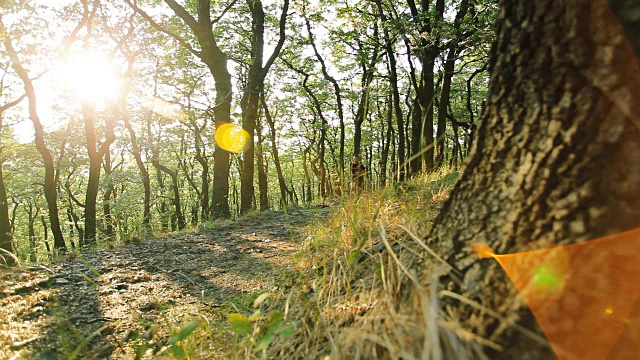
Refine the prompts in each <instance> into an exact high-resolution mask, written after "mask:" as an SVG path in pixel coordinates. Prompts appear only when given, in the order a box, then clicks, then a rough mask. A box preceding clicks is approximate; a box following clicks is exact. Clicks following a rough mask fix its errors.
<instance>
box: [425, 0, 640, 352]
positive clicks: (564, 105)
mask: <svg viewBox="0 0 640 360" xmlns="http://www.w3.org/2000/svg"><path fill="white" fill-rule="evenodd" d="M612 3H613V5H614V8H615V9H616V12H617V13H618V14H620V15H621V17H620V19H619V20H621V21H622V26H621V25H620V22H618V20H617V19H616V17H615V16H614V14H613V13H612V12H611V9H610V8H609V7H608V6H607V4H606V3H605V2H604V1H601V0H596V1H591V0H576V1H552V0H541V1H535V2H532V1H510V0H503V1H501V3H500V5H501V11H500V16H499V21H498V27H497V35H498V36H497V41H496V43H495V44H494V48H493V54H492V55H493V57H492V61H491V64H490V73H491V81H490V85H489V97H488V100H487V104H486V107H485V110H484V112H483V114H482V117H481V124H482V125H481V126H480V128H479V129H478V131H477V138H476V140H475V142H474V144H473V148H472V150H471V153H470V155H469V158H468V160H467V164H466V168H465V170H464V171H463V173H462V175H461V178H460V180H459V182H458V183H457V184H456V186H455V188H454V190H453V191H452V193H451V196H450V198H449V200H448V201H447V202H446V204H445V205H444V207H443V210H442V212H441V213H440V215H439V216H438V217H437V219H436V221H435V223H434V226H433V228H432V230H431V233H430V235H429V237H428V238H429V241H430V242H431V243H432V244H433V246H434V248H435V249H437V250H438V252H439V253H440V254H441V255H443V257H444V258H445V259H447V260H448V261H449V262H450V263H452V264H453V265H454V266H455V267H456V268H457V269H459V270H460V271H461V272H462V273H464V274H465V275H464V281H463V283H462V290H464V292H465V296H468V297H471V298H472V299H475V300H478V301H480V302H481V303H482V304H483V305H485V306H487V307H488V308H491V309H499V308H504V307H501V304H499V303H498V302H500V301H503V300H504V298H505V297H504V296H498V294H503V295H504V294H505V293H508V292H509V291H513V289H511V290H507V286H506V284H507V283H508V280H506V279H505V277H504V275H502V272H501V271H500V270H497V266H496V264H495V263H493V262H482V261H479V260H477V259H476V258H475V256H474V255H473V254H471V252H472V251H471V249H470V245H471V244H472V243H476V242H484V243H487V244H488V245H489V246H490V247H491V248H492V249H493V250H494V251H495V252H496V253H498V254H503V253H513V252H517V251H519V250H523V249H525V248H526V249H529V250H530V249H535V248H539V247H542V246H544V244H547V245H548V244H555V245H562V244H568V243H575V242H582V241H587V240H589V239H594V238H597V237H601V236H604V235H608V234H614V233H618V232H621V231H624V230H628V229H631V228H634V227H637V226H639V225H640V207H638V203H639V202H640V162H639V161H638V159H640V116H639V115H638V114H640V69H639V66H638V62H637V59H636V57H635V56H634V52H633V49H632V47H630V46H629V43H628V41H627V37H625V34H624V32H623V28H625V29H633V28H637V25H638V23H637V21H636V20H633V19H632V18H633V17H629V16H628V14H631V13H635V12H634V11H638V8H639V7H638V4H636V3H633V2H624V1H613V2H612ZM625 14H627V15H625ZM629 34H631V35H630V36H629V38H628V39H629V40H631V41H632V43H631V45H632V46H633V48H634V49H636V54H637V53H638V52H637V50H638V49H640V41H639V37H638V35H637V32H635V31H629ZM577 266H580V265H577ZM489 279H491V281H489ZM611 281H620V279H611ZM480 283H482V284H488V285H487V286H479V285H478V284H480ZM491 284H494V285H491ZM445 286H448V285H446V284H445ZM576 308H580V304H573V306H572V309H567V311H568V312H572V313H573V312H575V311H577V310H576ZM512 315H513V314H512ZM520 315H521V316H522V317H523V320H522V321H523V322H527V320H531V318H530V317H528V316H526V315H525V314H524V313H520ZM461 321H464V320H462V319H461ZM476 323H483V324H489V325H482V326H484V328H482V329H474V333H485V334H486V333H487V332H491V331H492V330H495V331H494V332H493V334H488V335H490V336H491V338H496V337H497V336H499V335H500V334H499V332H500V331H502V330H504V327H497V326H496V324H495V322H493V324H492V325H491V321H490V320H488V321H486V322H482V321H478V322H476ZM476 331H478V332H476ZM500 338H502V339H505V344H503V345H504V346H506V347H507V348H509V347H515V348H517V349H518V350H519V351H522V352H518V354H519V356H518V357H521V358H540V357H541V356H544V355H540V353H538V352H537V351H538V350H539V349H537V348H536V347H535V346H532V347H530V348H529V347H528V346H529V345H531V344H530V342H527V341H521V342H520V343H518V341H520V340H522V339H518V337H517V336H515V335H514V334H510V335H509V336H507V335H505V334H503V335H502V336H500ZM513 354H515V353H511V352H506V353H504V354H502V356H504V357H508V356H509V355H513ZM531 354H533V355H531ZM535 354H538V355H535ZM528 355H531V356H533V357H528Z"/></svg>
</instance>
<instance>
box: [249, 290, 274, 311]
mask: <svg viewBox="0 0 640 360" xmlns="http://www.w3.org/2000/svg"><path fill="white" fill-rule="evenodd" d="M269 296H271V293H269V292H266V293H262V294H260V296H258V297H257V298H256V299H255V300H254V301H253V307H254V308H257V307H258V306H260V305H262V303H263V302H264V301H265V300H267V298H268V297H269Z"/></svg>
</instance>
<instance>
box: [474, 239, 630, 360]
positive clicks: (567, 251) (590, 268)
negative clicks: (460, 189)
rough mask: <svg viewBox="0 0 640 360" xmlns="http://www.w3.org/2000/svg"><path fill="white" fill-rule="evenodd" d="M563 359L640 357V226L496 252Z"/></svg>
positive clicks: (481, 248)
mask: <svg viewBox="0 0 640 360" xmlns="http://www.w3.org/2000/svg"><path fill="white" fill-rule="evenodd" d="M474 252H475V253H476V255H478V256H479V257H483V258H484V257H493V258H494V259H496V260H497V261H498V263H499V264H500V265H501V266H502V268H503V269H504V270H505V272H506V273H507V275H508V276H509V278H510V279H511V280H512V281H513V283H514V284H515V285H516V288H517V289H518V292H519V293H520V294H521V295H522V297H523V298H524V300H525V302H526V303H527V305H528V306H529V308H530V309H531V312H532V313H533V314H534V316H535V317H536V319H537V320H538V323H539V324H540V327H541V328H542V330H543V331H544V333H545V335H546V336H547V339H548V340H549V343H550V345H551V347H552V348H553V350H554V352H555V353H556V355H557V357H558V359H560V360H564V359H567V360H568V359H586V360H595V359H640V325H638V324H639V323H640V321H638V319H640V260H638V259H640V228H638V229H634V230H631V231H627V232H624V233H620V234H615V235H611V236H607V237H603V238H598V239H595V240H591V241H587V242H584V243H580V244H572V245H566V246H558V247H554V248H551V249H543V250H536V251H529V252H522V253H517V254H507V255H496V254H494V253H493V252H492V251H491V249H490V248H489V247H488V246H486V245H483V244H480V245H476V246H474Z"/></svg>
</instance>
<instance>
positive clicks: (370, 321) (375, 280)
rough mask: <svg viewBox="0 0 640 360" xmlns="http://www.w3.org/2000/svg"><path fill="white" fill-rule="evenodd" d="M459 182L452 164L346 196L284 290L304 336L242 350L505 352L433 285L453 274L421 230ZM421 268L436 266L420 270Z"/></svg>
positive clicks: (273, 354)
mask: <svg viewBox="0 0 640 360" xmlns="http://www.w3.org/2000/svg"><path fill="white" fill-rule="evenodd" d="M456 178H457V173H454V172H450V171H447V170H443V171H441V172H438V173H433V174H428V175H424V176H422V177H420V178H417V179H414V180H411V181H410V182H408V183H404V184H402V186H401V187H388V188H386V189H384V190H383V191H379V192H375V193H365V194H363V195H361V196H360V197H357V198H352V199H349V200H347V201H344V203H343V204H341V205H340V207H339V208H338V209H337V210H336V211H335V212H334V213H333V216H332V217H331V218H330V219H329V220H328V222H327V223H323V224H318V225H316V226H315V227H314V228H312V229H311V230H310V232H309V235H308V237H307V238H306V239H305V240H304V244H303V249H302V251H301V252H300V253H299V255H298V256H299V259H298V267H297V271H298V273H297V275H296V279H295V281H294V282H293V283H294V284H295V285H294V286H293V287H292V288H291V289H290V290H289V291H288V292H287V293H282V294H281V295H280V296H281V301H280V302H279V304H283V306H284V307H285V319H286V320H288V321H290V322H292V323H293V324H295V325H296V327H297V332H296V333H295V335H293V336H292V337H288V338H284V337H276V338H275V339H274V341H273V343H272V344H271V346H270V347H269V348H268V349H267V350H265V351H261V352H258V353H253V352H252V351H251V345H250V344H251V341H249V342H247V344H248V345H247V346H246V348H245V349H244V351H241V352H240V353H237V354H235V355H236V356H239V357H246V358H251V357H254V356H255V357H263V358H281V359H453V358H455V359H465V358H473V359H482V358H485V356H484V355H483V353H482V352H481V351H480V348H481V346H482V345H483V346H488V347H495V348H497V349H499V346H498V345H496V344H494V343H492V342H490V341H488V340H484V339H480V338H479V337H478V336H476V335H474V334H472V333H470V332H468V331H465V330H463V328H462V327H461V326H460V325H458V323H457V321H455V320H454V319H457V318H458V315H457V314H455V312H456V309H451V308H448V309H443V308H442V307H441V305H440V304H439V303H438V296H437V294H436V293H435V288H436V287H435V286H431V285H432V282H434V281H435V280H434V279H435V277H434V276H432V275H431V274H435V273H438V272H441V271H443V270H446V263H444V262H443V261H441V260H440V259H438V258H437V256H434V255H435V254H434V253H433V252H432V251H430V249H429V248H428V247H427V246H426V245H425V243H424V242H423V241H422V240H421V236H424V234H426V233H428V229H429V227H430V226H431V222H432V220H433V219H434V217H435V215H436V214H437V212H438V210H439V207H440V206H441V205H442V201H443V200H444V199H446V197H447V196H448V193H449V191H450V190H451V188H452V187H453V185H454V183H455V180H456ZM416 234H417V235H416ZM416 269H421V271H423V270H422V269H426V270H424V273H421V274H417V273H416ZM407 285H409V286H407ZM409 289H411V291H410V290H409ZM275 306H278V305H274V307H275Z"/></svg>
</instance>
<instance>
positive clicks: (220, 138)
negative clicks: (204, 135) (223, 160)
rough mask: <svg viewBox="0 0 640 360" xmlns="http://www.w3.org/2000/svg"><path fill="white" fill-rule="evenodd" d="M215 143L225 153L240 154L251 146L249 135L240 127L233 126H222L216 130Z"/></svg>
mask: <svg viewBox="0 0 640 360" xmlns="http://www.w3.org/2000/svg"><path fill="white" fill-rule="evenodd" d="M215 139H216V143H217V144H218V146H219V147H220V148H222V149H224V150H226V151H229V152H232V153H240V152H243V151H246V150H248V149H249V147H250V146H251V144H250V142H249V133H248V132H247V131H246V130H245V129H243V128H242V127H241V126H238V125H234V124H222V125H220V126H218V127H217V128H216V134H215Z"/></svg>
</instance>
